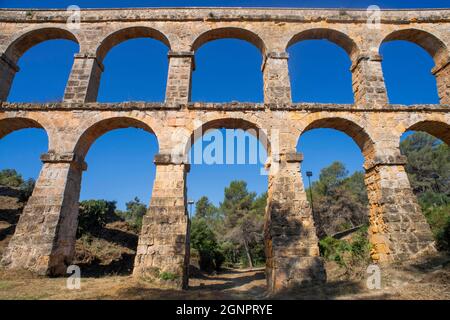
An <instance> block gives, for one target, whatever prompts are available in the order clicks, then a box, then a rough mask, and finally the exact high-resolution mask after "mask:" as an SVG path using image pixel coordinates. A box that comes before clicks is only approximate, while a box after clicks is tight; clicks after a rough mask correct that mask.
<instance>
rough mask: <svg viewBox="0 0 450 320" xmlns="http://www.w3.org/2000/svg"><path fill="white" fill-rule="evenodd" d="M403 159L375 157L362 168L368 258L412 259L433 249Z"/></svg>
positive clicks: (426, 225)
mask: <svg viewBox="0 0 450 320" xmlns="http://www.w3.org/2000/svg"><path fill="white" fill-rule="evenodd" d="M405 164H406V157H404V156H396V157H394V156H392V157H386V158H384V159H380V158H377V159H375V161H374V162H373V163H371V164H368V165H367V166H366V176H365V184H366V186H367V195H368V197H369V223H370V226H369V241H370V243H371V244H372V246H373V248H372V252H371V256H372V259H373V260H374V261H376V262H381V263H383V262H392V261H402V260H408V259H413V258H415V257H417V256H419V255H420V254H422V253H429V252H433V251H434V250H435V247H434V242H433V235H432V233H431V230H430V227H429V225H428V223H427V221H426V219H425V217H424V215H423V214H422V211H421V208H420V206H419V204H418V202H417V199H416V197H415V195H414V194H413V191H412V189H411V186H410V184H409V180H408V176H407V173H406V171H405Z"/></svg>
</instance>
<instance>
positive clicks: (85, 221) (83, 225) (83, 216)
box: [77, 200, 116, 237]
mask: <svg viewBox="0 0 450 320" xmlns="http://www.w3.org/2000/svg"><path fill="white" fill-rule="evenodd" d="M115 210H116V202H115V201H106V200H86V201H82V202H80V211H79V215H78V230H77V236H78V237H80V236H81V235H83V234H85V233H91V234H95V233H97V232H99V231H100V230H101V229H102V228H103V227H104V226H105V225H106V223H107V221H108V219H109V218H110V217H111V216H113V215H115Z"/></svg>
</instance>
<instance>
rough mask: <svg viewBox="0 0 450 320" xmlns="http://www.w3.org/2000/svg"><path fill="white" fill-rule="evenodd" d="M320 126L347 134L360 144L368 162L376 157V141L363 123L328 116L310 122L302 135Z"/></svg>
mask: <svg viewBox="0 0 450 320" xmlns="http://www.w3.org/2000/svg"><path fill="white" fill-rule="evenodd" d="M319 128H327V129H335V130H338V131H341V132H343V133H345V134H347V135H348V136H349V137H351V138H352V139H353V141H354V142H355V143H356V144H357V145H358V147H359V149H360V150H361V152H362V154H363V156H364V159H365V161H366V162H370V161H371V160H373V159H374V157H375V154H376V151H375V143H374V141H373V140H372V138H371V137H370V135H369V133H368V132H367V131H366V130H365V129H364V127H363V126H362V125H359V124H357V123H356V122H354V121H353V120H349V119H345V118H341V117H326V118H322V119H317V120H313V121H312V122H310V123H309V124H308V125H307V126H306V127H305V128H304V129H303V131H302V133H301V135H303V133H305V132H307V131H309V130H313V129H319Z"/></svg>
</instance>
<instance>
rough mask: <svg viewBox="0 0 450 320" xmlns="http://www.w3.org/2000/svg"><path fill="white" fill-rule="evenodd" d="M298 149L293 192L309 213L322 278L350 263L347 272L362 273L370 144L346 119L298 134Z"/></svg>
mask: <svg viewBox="0 0 450 320" xmlns="http://www.w3.org/2000/svg"><path fill="white" fill-rule="evenodd" d="M297 150H298V151H299V152H302V153H303V154H304V161H303V162H302V164H301V172H302V176H303V179H302V180H303V181H304V183H303V186H304V187H303V188H302V189H300V190H297V192H301V193H304V194H303V196H304V197H305V198H306V199H305V200H307V201H308V203H309V206H310V208H311V211H312V215H313V218H314V223H315V227H316V232H317V236H318V238H319V248H320V255H321V256H322V257H323V258H324V260H325V261H326V263H325V268H326V273H327V279H328V280H330V279H337V278H338V277H340V276H342V274H341V272H342V268H344V269H345V267H344V266H346V265H348V264H349V263H351V264H352V266H353V267H352V270H356V269H358V268H366V267H367V265H368V264H370V263H371V251H370V249H369V248H370V244H369V239H370V236H369V231H368V230H369V222H370V221H371V219H372V218H371V212H370V210H371V209H370V210H369V208H370V206H369V204H370V202H371V201H370V197H371V194H370V192H373V190H370V189H371V187H370V186H369V183H368V181H367V174H366V171H365V168H364V164H365V162H368V161H370V160H371V158H372V157H374V143H373V141H372V139H371V138H370V136H369V135H368V133H367V132H365V130H364V129H362V127H361V126H360V125H358V124H356V123H355V122H353V121H351V120H347V119H343V118H325V119H319V120H316V121H313V122H312V123H310V124H309V125H308V126H307V127H306V128H305V129H304V130H303V131H302V134H301V135H300V137H299V140H298V144H297ZM372 196H373V195H372ZM356 247H358V248H359V249H361V250H360V251H358V254H355V251H353V249H352V248H356ZM336 264H337V265H336ZM339 270H341V271H339ZM347 271H349V270H347ZM349 274H351V272H349V273H348V275H349Z"/></svg>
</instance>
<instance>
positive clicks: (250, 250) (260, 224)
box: [187, 119, 267, 294]
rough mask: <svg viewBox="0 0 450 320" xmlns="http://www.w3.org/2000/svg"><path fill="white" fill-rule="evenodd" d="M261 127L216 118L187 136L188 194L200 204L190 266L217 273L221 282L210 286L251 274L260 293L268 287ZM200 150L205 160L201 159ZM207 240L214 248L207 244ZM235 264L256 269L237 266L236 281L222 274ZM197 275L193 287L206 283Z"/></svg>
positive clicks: (192, 233)
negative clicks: (189, 164) (226, 279)
mask: <svg viewBox="0 0 450 320" xmlns="http://www.w3.org/2000/svg"><path fill="white" fill-rule="evenodd" d="M257 129H258V126H257V125H256V124H253V123H251V122H249V121H246V120H243V119H216V120H212V121H209V122H207V123H205V124H204V125H203V126H202V127H201V128H197V129H196V130H195V131H194V132H193V133H192V135H191V138H190V141H188V147H187V152H188V153H189V154H190V159H191V160H190V163H191V170H190V173H189V175H188V199H189V200H191V201H192V202H190V203H192V206H193V205H194V204H195V208H194V207H192V208H190V212H191V216H192V218H191V230H190V237H191V241H190V243H191V260H190V265H191V270H197V271H198V269H200V270H201V274H205V273H206V274H210V272H213V271H214V270H217V272H218V279H217V280H218V282H217V283H215V284H212V283H208V284H206V285H205V287H208V286H214V287H216V288H218V289H221V288H222V287H223V289H225V288H226V287H227V286H230V285H232V286H239V281H240V280H241V279H244V278H246V279H249V281H252V282H253V283H254V284H255V287H253V288H254V290H255V293H258V292H264V291H265V290H266V285H265V281H264V279H265V277H264V271H263V267H264V266H265V252H264V251H265V244H264V237H263V235H264V231H263V229H264V221H265V207H266V198H267V193H266V190H267V189H266V188H267V187H266V186H267V176H264V175H262V172H263V171H264V172H265V170H264V169H263V166H264V162H265V159H266V157H267V155H266V154H265V152H264V149H265V147H266V146H265V145H263V143H262V142H261V135H259V134H258V133H257V131H256V130H257ZM258 138H259V139H258ZM261 150H263V152H261ZM197 151H199V152H200V153H201V159H202V160H201V161H196V160H197V159H199V158H197V157H196V152H197ZM257 153H258V155H257ZM261 155H262V158H264V160H262V161H261V158H260V156H261ZM252 159H253V160H254V161H253V160H252ZM194 210H195V212H194ZM207 239H209V240H211V241H210V242H209V243H213V246H212V247H209V248H206V247H203V245H202V244H204V243H206V240H207ZM230 267H232V268H237V269H246V268H248V267H250V268H254V269H253V270H251V271H249V270H233V271H232V273H233V275H232V278H233V281H234V282H235V283H233V284H230V283H227V282H226V281H223V280H222V279H220V278H221V277H223V276H222V275H223V272H224V270H223V268H230ZM229 272H230V271H228V270H227V271H226V273H229ZM201 274H200V275H201ZM197 275H198V273H197V272H193V274H192V275H191V280H190V286H191V287H196V286H198V285H199V283H200V282H201V280H199V279H198V277H197ZM200 279H202V276H200ZM252 291H253V290H252ZM252 294H253V293H252Z"/></svg>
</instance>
